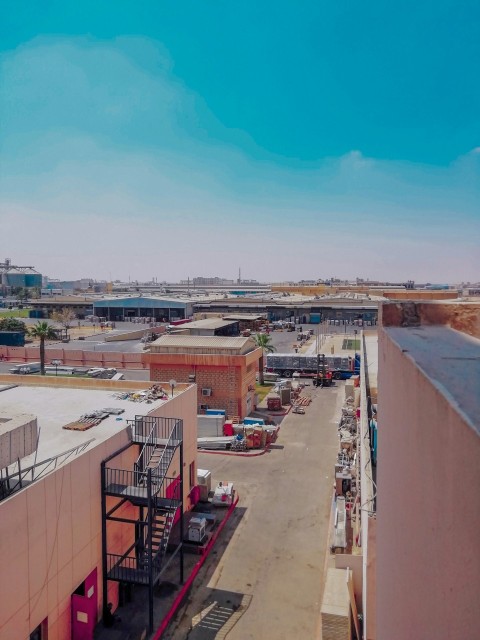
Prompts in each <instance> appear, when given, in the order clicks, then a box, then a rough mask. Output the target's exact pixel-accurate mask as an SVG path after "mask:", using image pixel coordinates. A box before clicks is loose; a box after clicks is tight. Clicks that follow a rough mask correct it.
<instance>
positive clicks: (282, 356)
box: [266, 353, 360, 380]
mask: <svg viewBox="0 0 480 640" xmlns="http://www.w3.org/2000/svg"><path fill="white" fill-rule="evenodd" d="M266 361H267V362H266V371H267V372H268V373H277V374H278V375H280V376H282V377H284V378H291V377H292V375H293V374H294V373H299V374H300V375H301V376H302V377H308V378H313V377H315V376H316V375H317V372H318V371H322V368H323V367H326V368H327V369H328V370H329V371H330V372H331V374H332V378H333V379H334V380H348V378H351V377H352V376H353V375H355V374H358V373H360V354H356V355H355V357H352V356H327V355H324V354H318V356H316V355H305V354H301V353H269V354H267V358H266Z"/></svg>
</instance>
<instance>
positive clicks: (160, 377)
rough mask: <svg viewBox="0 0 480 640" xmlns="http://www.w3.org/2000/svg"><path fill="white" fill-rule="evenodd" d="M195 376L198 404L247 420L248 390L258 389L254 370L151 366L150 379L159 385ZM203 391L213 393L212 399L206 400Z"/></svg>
mask: <svg viewBox="0 0 480 640" xmlns="http://www.w3.org/2000/svg"><path fill="white" fill-rule="evenodd" d="M194 373H195V377H196V379H195V382H196V384H197V402H198V409H199V411H200V405H208V407H209V408H210V409H224V410H225V411H226V412H227V414H229V415H239V416H241V417H244V416H245V415H246V410H247V394H248V393H252V392H251V391H250V392H249V391H248V387H249V386H252V385H253V386H254V385H255V367H253V368H251V371H250V372H247V370H246V368H245V367H226V366H225V367H218V366H216V367H202V368H201V369H200V368H199V367H197V369H196V371H194V370H193V368H192V367H191V366H172V365H168V364H165V365H163V364H154V363H152V366H151V369H150V379H151V380H153V381H156V382H165V381H168V380H172V379H173V380H176V381H177V382H188V378H189V376H190V375H192V374H194ZM202 389H211V390H212V394H211V395H210V396H203V395H202Z"/></svg>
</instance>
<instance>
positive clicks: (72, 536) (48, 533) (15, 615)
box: [0, 386, 197, 640]
mask: <svg viewBox="0 0 480 640" xmlns="http://www.w3.org/2000/svg"><path fill="white" fill-rule="evenodd" d="M154 414H155V415H162V416H164V417H172V416H174V417H178V418H182V419H183V421H184V435H185V460H184V461H185V492H184V493H185V499H186V501H187V506H188V504H189V503H188V493H189V491H190V487H189V482H188V470H189V465H190V463H191V462H195V464H196V455H197V452H196V437H197V416H196V387H195V386H191V387H189V388H188V389H186V390H185V391H183V392H182V393H179V394H178V395H177V396H175V397H174V398H173V399H172V400H171V401H170V402H168V403H166V404H164V405H162V407H160V408H159V409H157V410H156V411H155V412H154ZM127 442H128V434H127V430H126V429H124V430H122V431H120V432H118V433H116V434H115V435H114V436H112V437H111V438H109V439H108V440H106V441H104V442H102V443H100V444H99V445H97V446H95V447H94V448H92V449H87V450H86V451H85V452H84V453H83V454H81V455H79V456H77V457H74V458H72V459H71V461H70V462H69V463H67V464H65V465H64V466H62V467H60V468H58V469H57V470H56V471H54V472H52V473H50V474H49V475H47V476H45V477H44V478H42V479H40V480H38V481H36V482H35V483H33V484H32V485H30V486H29V487H27V488H26V489H24V490H22V491H20V492H19V493H16V494H14V495H12V496H11V497H9V498H8V499H6V500H4V501H2V502H0V638H1V639H2V640H3V639H4V638H5V640H10V639H12V640H17V639H19V640H26V639H27V638H28V637H29V634H30V633H31V631H33V629H35V628H36V627H37V626H38V625H39V624H40V623H41V622H42V621H43V620H44V619H45V618H47V617H48V640H65V639H66V638H70V631H71V595H72V593H73V591H74V590H75V589H76V588H77V587H78V586H79V585H80V584H81V583H82V582H83V581H84V580H85V578H86V577H87V576H88V575H89V574H90V573H91V572H92V571H93V570H94V569H95V567H96V568H97V570H98V586H97V593H98V612H99V614H101V611H102V602H101V597H102V583H101V580H102V570H101V567H102V561H101V558H102V555H101V554H102V537H101V484H100V463H101V461H102V460H103V459H104V458H106V457H107V456H109V455H110V454H111V453H113V452H114V451H116V450H118V449H120V448H121V447H122V446H123V445H125V444H126V443H127ZM137 455H138V450H137V447H130V448H129V449H127V450H126V451H125V452H123V453H122V454H121V455H120V456H119V457H118V458H116V459H115V460H114V464H113V466H115V467H117V466H118V468H125V469H131V468H132V466H133V461H134V460H135V459H136V457H137ZM113 502H114V500H113V501H110V500H109V503H108V506H110V503H111V504H113ZM134 509H135V508H134V507H132V506H131V505H129V504H128V503H126V504H125V505H123V506H122V507H121V509H120V510H119V512H118V514H117V515H120V516H121V515H122V514H123V515H127V513H128V514H129V515H131V514H132V510H134ZM108 536H109V545H110V548H109V550H110V551H111V552H113V553H121V552H123V551H124V550H125V549H126V548H127V547H128V546H129V544H130V543H131V542H132V541H133V527H128V526H127V527H125V526H122V525H121V524H119V523H114V522H110V523H109V527H108ZM108 586H109V591H108V601H109V602H112V603H113V605H114V609H115V607H116V606H117V602H118V584H117V583H113V582H109V583H108Z"/></svg>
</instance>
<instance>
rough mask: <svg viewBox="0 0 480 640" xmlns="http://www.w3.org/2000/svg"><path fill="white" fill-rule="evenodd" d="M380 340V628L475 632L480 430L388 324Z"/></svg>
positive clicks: (438, 634) (391, 633) (383, 638)
mask: <svg viewBox="0 0 480 640" xmlns="http://www.w3.org/2000/svg"><path fill="white" fill-rule="evenodd" d="M379 347H380V348H379V354H380V356H379V377H378V379H379V384H378V394H379V404H378V407H379V445H378V482H377V486H378V502H377V535H376V539H377V543H376V544H377V637H378V638H379V640H405V639H406V638H412V639H416V638H419V639H420V638H422V639H423V638H425V639H430V638H432V639H433V638H435V640H466V639H469V638H474V637H477V636H478V610H479V602H480V598H479V587H480V554H479V540H480V499H479V497H478V489H479V487H480V464H479V460H480V438H479V436H478V434H477V433H475V432H474V430H473V429H472V428H471V427H470V426H468V425H467V424H466V423H465V422H464V420H463V419H462V416H461V415H460V413H459V412H458V411H457V410H455V407H454V406H452V404H450V402H449V401H448V399H447V398H446V397H445V396H444V395H443V394H442V393H440V392H439V391H438V390H437V388H436V387H434V386H433V384H432V382H431V381H430V380H429V379H428V378H426V377H425V376H424V374H422V373H421V372H420V371H419V370H418V369H417V368H416V366H415V364H414V362H413V361H412V359H411V357H410V356H409V355H408V353H402V352H401V350H400V349H399V348H398V346H396V345H395V344H394V343H393V342H392V341H391V340H390V339H389V337H388V336H387V335H386V333H385V331H384V330H380V332H379ZM446 366H447V365H446Z"/></svg>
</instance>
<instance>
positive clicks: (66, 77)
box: [0, 0, 480, 283]
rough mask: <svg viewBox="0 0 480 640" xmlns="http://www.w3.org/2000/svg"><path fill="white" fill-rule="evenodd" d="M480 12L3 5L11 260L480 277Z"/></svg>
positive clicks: (469, 1)
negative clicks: (479, 74) (479, 73)
mask: <svg viewBox="0 0 480 640" xmlns="http://www.w3.org/2000/svg"><path fill="white" fill-rule="evenodd" d="M479 34H480V3H478V2H477V0H435V1H431V0H424V1H423V2H421V3H418V2H417V1H413V0H405V2H403V3H389V2H385V1H384V0H383V1H380V0H371V1H370V2H368V3H365V2H363V3H361V2H358V0H356V1H354V0H336V1H335V2H325V1H324V0H299V1H298V2H293V1H292V0H289V1H287V0H277V1H276V2H272V1H271V0H263V1H262V2H258V0H256V1H255V2H254V1H252V0H242V1H241V2H240V1H239V0H236V1H235V0H142V2H134V1H133V0H129V1H127V0H115V1H113V0H103V1H102V2H101V3H99V2H98V0H95V1H91V0H83V1H82V2H81V3H79V2H75V3H74V2H71V0H61V1H58V0H15V1H14V0H3V2H1V3H0V126H1V137H0V154H1V155H0V157H1V159H0V259H3V258H11V259H12V261H13V263H15V264H20V265H34V266H35V267H36V268H37V269H38V270H39V271H40V272H41V273H43V274H44V275H48V276H50V277H52V278H60V279H73V278H80V277H93V278H97V279H107V280H109V279H120V280H128V279H129V278H130V279H132V280H142V281H143V280H150V279H152V278H153V277H155V278H158V280H159V281H163V280H166V281H169V282H171V281H177V280H180V279H186V278H188V277H190V278H192V277H194V276H205V277H207V276H220V277H226V278H231V279H234V278H236V277H237V275H238V269H239V267H241V270H242V277H244V278H250V279H253V278H255V279H258V280H261V281H274V282H280V281H287V280H300V279H316V278H328V277H331V276H335V277H339V278H355V277H363V278H370V279H380V280H388V281H398V282H403V281H406V280H408V279H413V280H415V281H417V282H435V283H440V282H442V283H443V282H449V283H456V282H461V281H465V282H466V281H470V282H476V281H479V280H480V82H479V80H478V69H479V68H480V37H479Z"/></svg>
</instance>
